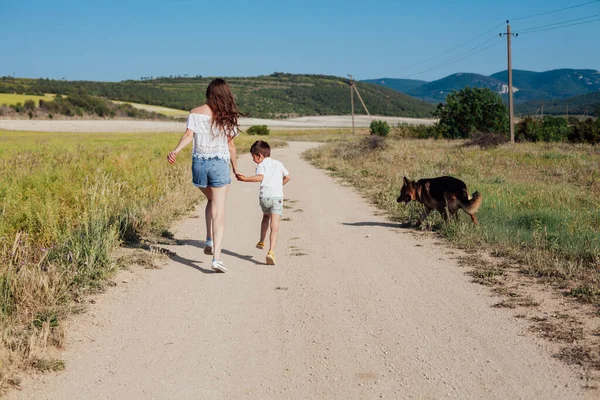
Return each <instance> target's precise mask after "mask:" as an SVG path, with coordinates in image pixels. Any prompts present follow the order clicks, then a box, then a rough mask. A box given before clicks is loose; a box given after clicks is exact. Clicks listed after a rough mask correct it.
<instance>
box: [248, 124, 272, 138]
mask: <svg viewBox="0 0 600 400" xmlns="http://www.w3.org/2000/svg"><path fill="white" fill-rule="evenodd" d="M246 133H247V134H248V135H263V136H266V135H268V134H269V133H271V132H270V131H269V127H268V126H267V125H252V126H251V127H250V128H248V130H247V131H246Z"/></svg>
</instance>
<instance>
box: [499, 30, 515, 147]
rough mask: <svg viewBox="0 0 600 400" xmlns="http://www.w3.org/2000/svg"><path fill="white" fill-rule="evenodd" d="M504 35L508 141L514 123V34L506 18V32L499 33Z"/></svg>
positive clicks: (511, 135)
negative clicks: (506, 58) (506, 69)
mask: <svg viewBox="0 0 600 400" xmlns="http://www.w3.org/2000/svg"><path fill="white" fill-rule="evenodd" d="M504 35H506V51H507V53H508V120H509V123H510V142H511V143H514V142H515V125H514V114H513V84H512V52H511V47H510V38H511V37H512V36H513V35H514V36H515V37H516V36H519V34H518V33H517V34H514V33H511V32H510V24H509V23H508V20H506V33H501V34H500V36H504Z"/></svg>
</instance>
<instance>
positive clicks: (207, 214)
mask: <svg viewBox="0 0 600 400" xmlns="http://www.w3.org/2000/svg"><path fill="white" fill-rule="evenodd" d="M211 209H212V200H208V201H207V202H206V208H205V210H204V219H205V221H206V240H207V241H208V240H209V239H212V238H213V219H212V213H211Z"/></svg>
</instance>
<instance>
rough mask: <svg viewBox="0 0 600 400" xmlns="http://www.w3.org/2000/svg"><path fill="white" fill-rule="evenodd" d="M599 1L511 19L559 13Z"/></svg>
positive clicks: (596, 1) (595, 1)
mask: <svg viewBox="0 0 600 400" xmlns="http://www.w3.org/2000/svg"><path fill="white" fill-rule="evenodd" d="M598 2H600V0H594V1H588V2H587V3H582V4H577V5H574V6H569V7H564V8H559V9H558V10H552V11H546V12H542V13H539V14H533V15H528V16H526V17H519V18H513V19H511V21H520V20H522V19H528V18H534V17H540V16H542V15H548V14H554V13H557V12H559V11H565V10H570V9H572V8H577V7H582V6H587V5H588V4H592V3H598Z"/></svg>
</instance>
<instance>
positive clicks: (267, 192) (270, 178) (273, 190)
mask: <svg viewBox="0 0 600 400" xmlns="http://www.w3.org/2000/svg"><path fill="white" fill-rule="evenodd" d="M289 174H290V173H289V172H288V170H287V169H285V167H284V166H283V164H282V163H281V162H279V161H277V160H273V159H272V158H271V157H267V158H265V159H264V160H263V161H262V162H261V163H260V164H258V165H257V166H256V175H263V180H262V182H261V183H260V197H261V198H264V197H283V177H284V176H287V175H289Z"/></svg>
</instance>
